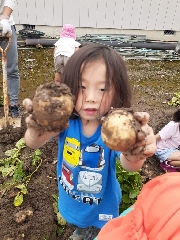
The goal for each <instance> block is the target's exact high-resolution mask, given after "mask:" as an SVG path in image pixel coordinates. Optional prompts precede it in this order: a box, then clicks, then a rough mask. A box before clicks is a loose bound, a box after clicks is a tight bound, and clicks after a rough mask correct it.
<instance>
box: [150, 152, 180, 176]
mask: <svg viewBox="0 0 180 240" xmlns="http://www.w3.org/2000/svg"><path fill="white" fill-rule="evenodd" d="M178 152H179V153H178ZM155 155H156V156H157V158H158V159H159V160H160V167H161V168H162V170H163V171H164V172H177V171H179V170H180V168H178V166H177V163H176V165H173V162H174V161H178V158H177V157H178V155H180V151H179V150H178V149H176V148H169V149H164V150H161V151H156V152H155ZM172 160H173V161H172ZM171 161H172V162H171ZM178 162H179V163H180V158H179V161H178ZM179 163H178V164H179ZM179 166H180V165H179Z"/></svg>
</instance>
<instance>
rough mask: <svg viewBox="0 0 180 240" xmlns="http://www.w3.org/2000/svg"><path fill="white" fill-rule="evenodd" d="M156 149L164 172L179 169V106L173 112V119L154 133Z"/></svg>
mask: <svg viewBox="0 0 180 240" xmlns="http://www.w3.org/2000/svg"><path fill="white" fill-rule="evenodd" d="M156 140H157V150H156V152H155V155H156V156H157V157H158V158H159V160H160V166H161V168H162V169H163V170H164V171H165V172H166V171H169V172H176V171H180V108H179V109H178V110H177V111H175V112H174V114H173V121H170V122H169V123H168V124H167V125H166V126H164V127H163V128H162V129H161V131H159V133H157V134H156Z"/></svg>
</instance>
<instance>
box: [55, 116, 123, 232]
mask: <svg viewBox="0 0 180 240" xmlns="http://www.w3.org/2000/svg"><path fill="white" fill-rule="evenodd" d="M58 145H59V148H58V163H57V179H58V190H59V201H58V207H59V211H60V213H61V215H62V216H63V218H64V219H65V220H66V221H67V222H68V223H71V224H74V225H76V226H78V227H80V228H85V227H89V226H94V227H97V228H101V227H102V226H103V225H104V224H105V223H106V222H107V221H109V220H110V219H112V218H115V217H117V216H119V204H120V202H121V198H122V194H121V189H120V185H119V183H118V181H117V179H116V162H115V159H116V157H119V154H120V153H119V152H116V151H112V150H110V149H109V148H108V147H107V146H106V145H105V144H104V142H103V141H102V138H101V125H100V126H99V127H98V128H97V130H96V132H95V133H94V134H93V135H92V136H90V137H86V136H84V134H83V132H82V122H81V120H80V119H79V118H77V119H73V120H70V121H69V127H68V128H67V129H66V130H65V131H63V132H62V133H60V135H59V139H58Z"/></svg>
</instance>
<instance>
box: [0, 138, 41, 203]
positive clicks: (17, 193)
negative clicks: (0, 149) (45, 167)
mask: <svg viewBox="0 0 180 240" xmlns="http://www.w3.org/2000/svg"><path fill="white" fill-rule="evenodd" d="M25 147H26V146H25V141H24V138H22V139H20V140H19V141H18V142H17V143H16V144H15V148H13V149H10V150H7V151H6V152H5V156H6V157H5V158H3V159H0V174H1V175H2V177H3V178H5V181H4V183H3V184H0V196H3V195H4V194H6V193H7V194H8V193H9V194H10V195H11V192H14V195H13V196H14V206H16V207H17V206H20V205H21V204H22V202H23V197H24V195H25V194H27V186H28V183H29V182H30V180H31V178H32V176H33V174H34V173H35V172H36V171H37V170H38V169H39V167H40V166H41V164H42V160H41V158H40V155H41V151H40V150H39V149H37V150H35V151H34V152H33V153H31V154H29V156H26V159H23V154H22V149H23V148H25ZM26 160H30V161H31V168H30V169H31V170H29V169H28V170H27V169H26V168H25V161H26Z"/></svg>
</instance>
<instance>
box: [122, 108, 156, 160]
mask: <svg viewBox="0 0 180 240" xmlns="http://www.w3.org/2000/svg"><path fill="white" fill-rule="evenodd" d="M133 115H134V117H135V118H136V119H137V120H138V121H139V122H140V124H141V129H142V131H143V132H144V133H145V134H143V133H142V132H139V133H138V142H136V144H135V145H134V147H133V149H131V150H128V151H126V152H123V153H122V154H123V155H124V157H125V158H126V160H128V161H130V162H137V161H140V160H145V159H146V158H147V157H151V156H152V155H153V154H154V153H155V151H156V137H155V135H154V131H153V129H152V128H151V127H150V126H149V125H148V124H147V123H148V121H149V114H148V113H147V112H135V113H134V114H133ZM142 164H143V163H142Z"/></svg>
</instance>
